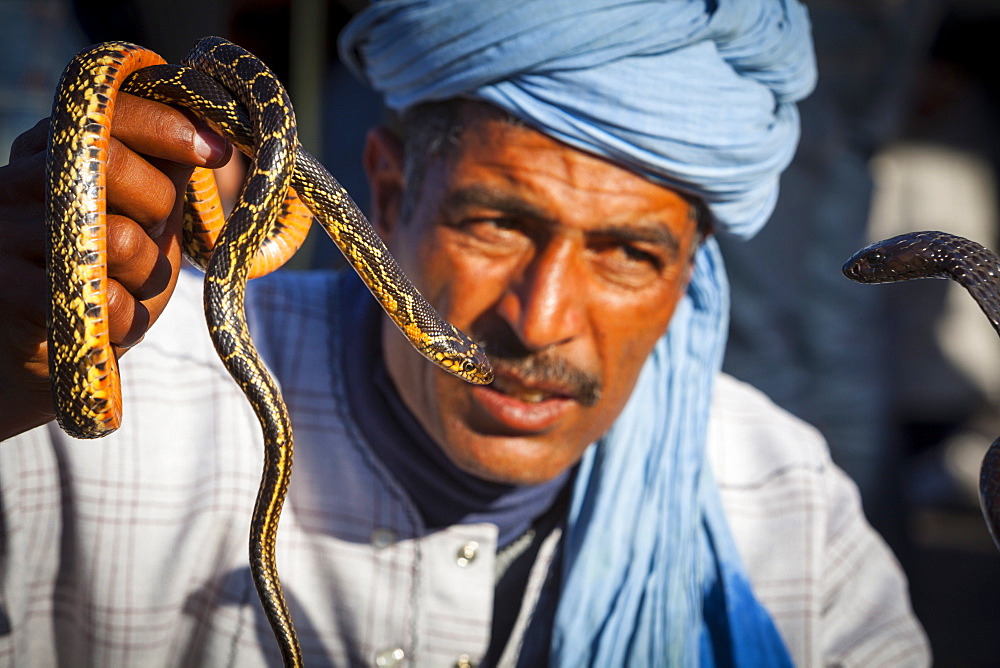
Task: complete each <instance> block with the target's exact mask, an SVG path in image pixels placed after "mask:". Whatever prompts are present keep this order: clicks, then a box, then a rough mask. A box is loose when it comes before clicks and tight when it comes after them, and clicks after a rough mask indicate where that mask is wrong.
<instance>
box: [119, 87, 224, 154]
mask: <svg viewBox="0 0 1000 668" xmlns="http://www.w3.org/2000/svg"><path fill="white" fill-rule="evenodd" d="M112 134H113V135H114V136H115V137H116V138H117V139H118V140H119V141H121V142H122V143H124V144H126V145H127V146H128V147H129V148H131V149H132V150H133V151H135V152H136V153H141V154H143V155H146V156H150V157H153V158H161V159H163V160H170V161H172V162H176V163H180V164H183V165H196V166H199V167H211V168H216V167H222V166H223V165H224V164H226V162H228V161H229V157H230V155H231V154H232V146H231V145H230V144H229V142H227V141H226V140H224V139H222V138H221V137H219V136H218V135H217V134H215V133H214V132H212V131H211V130H209V129H208V127H207V126H206V125H205V124H204V123H202V122H201V121H199V120H196V119H194V118H193V117H192V116H190V115H188V114H187V113H185V112H183V111H181V110H179V109H174V108H173V107H168V106H166V105H163V104H160V103H158V102H152V101H150V100H144V99H142V98H138V97H135V96H132V95H126V94H124V93H123V94H121V95H120V96H119V97H118V104H117V106H116V108H115V116H114V121H113V124H112Z"/></svg>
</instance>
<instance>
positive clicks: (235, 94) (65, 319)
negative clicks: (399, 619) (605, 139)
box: [46, 37, 492, 666]
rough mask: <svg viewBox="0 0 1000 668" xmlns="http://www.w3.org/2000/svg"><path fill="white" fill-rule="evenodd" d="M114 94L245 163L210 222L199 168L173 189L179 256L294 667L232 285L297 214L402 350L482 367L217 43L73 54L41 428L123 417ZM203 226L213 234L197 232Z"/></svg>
mask: <svg viewBox="0 0 1000 668" xmlns="http://www.w3.org/2000/svg"><path fill="white" fill-rule="evenodd" d="M130 77H131V78H130ZM119 90H121V91H123V92H127V93H131V94H135V95H139V96H142V97H146V98H149V99H153V100H157V101H161V102H166V103H170V104H175V105H180V106H184V107H186V108H188V109H190V110H191V111H193V112H194V113H195V114H197V115H198V116H199V117H200V118H202V119H203V120H204V121H205V122H206V123H208V124H209V125H210V126H211V127H212V128H213V129H214V130H216V131H217V132H219V133H220V134H222V135H223V136H224V137H226V138H227V139H229V140H230V141H231V142H232V143H233V144H234V145H235V146H237V148H239V149H240V150H241V151H243V152H244V153H246V154H247V155H248V156H250V157H251V158H252V165H251V167H250V169H249V172H248V175H247V179H246V182H245V183H244V187H243V189H242V191H241V194H240V198H239V200H238V202H237V204H236V206H235V208H234V210H233V212H232V213H231V214H230V216H229V218H228V219H227V220H226V221H225V224H224V225H223V224H221V223H220V222H219V220H218V218H219V214H218V211H219V208H220V207H219V206H218V200H217V195H216V193H215V192H214V183H213V182H212V180H211V178H210V177H208V176H206V174H205V172H206V171H207V170H196V175H195V177H193V178H192V183H191V184H189V186H188V193H187V195H188V204H187V206H186V209H187V211H188V214H187V215H186V221H185V231H184V250H185V254H186V255H187V256H188V258H189V259H190V260H191V261H192V262H193V263H195V264H196V265H198V266H200V267H202V268H204V269H205V274H206V278H205V313H206V319H207V322H208V328H209V332H210V335H211V338H212V341H213V344H214V345H215V348H216V350H217V352H218V354H219V357H220V358H221V360H222V361H223V364H224V365H225V366H226V368H227V370H228V371H229V373H230V374H231V375H232V377H233V378H234V380H235V381H236V382H237V384H238V385H239V386H240V388H241V390H242V391H243V392H244V394H245V395H246V396H247V399H248V401H249V402H250V404H251V405H252V407H253V410H254V412H255V413H256V415H257V417H258V419H259V421H260V424H261V428H262V431H263V434H264V452H265V457H264V466H263V473H262V476H261V483H260V487H259V490H258V496H257V501H256V504H255V508H254V511H253V516H252V519H251V531H250V569H251V572H252V574H253V580H254V584H255V587H256V588H257V592H258V595H259V597H260V599H261V603H262V605H263V607H264V610H265V613H266V615H267V618H268V621H269V623H270V624H271V627H272V629H273V631H274V634H275V637H276V639H277V640H278V645H279V648H280V651H281V655H282V659H283V661H284V663H285V665H288V666H298V665H301V663H302V655H301V650H300V648H299V643H298V638H297V636H296V633H295V628H294V625H293V622H292V619H291V616H290V614H289V611H288V607H287V605H286V603H285V599H284V595H283V593H282V590H281V584H280V581H279V579H278V572H277V566H276V562H275V540H276V536H277V528H278V518H279V516H280V512H281V507H282V504H283V502H284V497H285V493H286V491H287V487H288V484H289V479H290V474H291V464H292V452H293V441H292V428H291V424H290V420H289V417H288V411H287V408H286V407H285V405H284V402H283V400H282V398H281V394H280V392H279V390H278V388H277V385H276V384H275V382H274V380H273V379H272V378H271V376H270V375H269V374H268V372H267V371H266V369H265V367H264V365H263V363H262V361H261V360H260V357H259V356H258V354H257V351H256V349H255V348H254V346H253V342H252V340H251V339H250V335H249V333H248V331H247V326H246V317H245V312H244V305H243V297H244V294H245V285H246V281H247V280H248V278H250V277H251V276H252V275H257V274H262V273H266V272H267V271H270V270H271V269H274V268H276V267H277V266H278V265H280V264H281V263H282V262H284V261H285V260H286V259H287V258H288V257H290V255H291V254H292V253H294V252H295V250H296V249H297V248H298V245H299V244H300V243H301V241H302V238H304V235H305V231H303V228H305V229H308V225H309V223H310V216H309V215H308V214H307V213H305V214H304V213H303V210H302V204H303V203H304V205H305V206H306V207H308V210H309V211H310V212H311V214H312V215H313V216H315V218H316V220H317V221H318V222H319V223H320V225H322V227H323V228H324V229H325V230H326V232H327V233H328V234H329V236H330V237H331V238H332V239H333V241H334V242H335V243H336V244H337V246H338V247H339V248H340V249H341V251H342V252H343V254H344V256H345V257H346V259H347V260H348V262H349V264H350V265H351V266H352V267H353V268H354V270H355V271H356V272H357V273H358V274H359V275H360V276H361V278H362V279H363V280H364V282H365V284H366V285H367V286H368V287H369V289H370V290H371V292H372V294H373V295H374V296H375V298H376V299H377V300H378V301H379V303H380V304H381V305H382V307H383V309H384V310H385V311H386V313H387V314H388V315H389V317H390V319H391V320H392V321H393V322H394V323H395V324H396V325H397V326H398V327H399V329H400V330H401V331H402V332H403V333H404V335H406V336H407V338H408V339H409V340H410V342H411V343H412V344H413V346H414V348H416V349H417V350H418V351H419V352H421V353H422V354H423V355H424V356H425V357H427V358H428V359H429V360H431V361H432V362H433V363H435V364H437V365H438V366H439V367H441V368H443V369H445V370H446V371H449V372H451V373H453V374H455V375H457V376H459V377H461V378H463V379H465V380H467V381H469V382H476V383H488V382H490V380H492V370H491V368H490V365H489V361H488V360H487V358H486V356H485V354H484V353H483V351H482V349H481V348H480V347H479V346H478V345H477V344H476V343H475V342H474V341H472V340H471V339H470V338H469V337H467V336H466V335H465V334H464V333H462V332H461V331H459V330H458V329H456V328H455V327H453V326H452V325H451V324H449V323H447V322H445V321H444V320H443V319H442V318H441V317H440V316H439V315H438V314H437V312H436V311H435V310H434V309H433V308H432V307H431V306H430V305H429V304H428V303H427V302H426V301H425V300H424V299H423V297H422V296H421V295H420V293H419V292H418V291H417V290H416V288H414V287H413V285H412V284H411V283H410V281H409V280H408V279H407V278H406V276H405V275H404V274H403V272H402V271H401V270H400V268H399V267H398V266H397V264H396V263H395V261H394V260H393V259H392V257H391V255H390V254H389V252H388V250H387V249H386V247H385V246H384V244H383V243H382V241H381V240H380V238H379V237H378V235H377V234H376V233H375V232H374V230H373V229H372V228H371V226H370V225H369V223H368V221H367V220H366V219H365V217H364V215H363V214H362V213H361V211H360V210H359V209H358V207H357V206H356V205H355V204H354V202H353V201H352V200H351V198H350V196H349V195H348V194H347V193H346V191H344V189H343V188H342V187H341V186H340V185H339V184H338V183H337V181H336V180H335V179H334V178H333V177H332V176H331V175H330V174H329V173H328V172H327V171H326V170H325V169H324V168H323V167H322V165H321V164H320V163H319V162H318V161H317V160H316V159H315V158H313V157H312V156H310V155H309V154H308V153H307V152H306V151H304V150H303V149H302V147H301V146H300V145H299V144H298V140H297V138H296V134H295V120H294V113H293V111H292V107H291V103H290V101H289V99H288V96H287V93H286V92H285V90H284V88H283V87H282V86H281V84H280V82H279V81H278V80H277V78H276V77H275V76H274V75H273V74H272V73H271V71H270V70H269V69H268V68H267V67H266V66H265V65H264V64H263V63H262V62H261V61H260V60H258V59H257V58H255V57H254V56H253V55H252V54H250V53H248V52H247V51H245V50H244V49H242V48H241V47H238V46H237V45H235V44H232V43H230V42H228V41H226V40H224V39H221V38H217V37H207V38H204V39H202V40H200V41H199V42H198V44H197V45H196V46H195V47H194V49H193V50H192V51H191V52H190V53H189V54H188V56H187V57H186V58H185V59H184V63H183V65H182V66H175V65H168V64H166V63H165V62H164V60H163V59H162V58H161V57H159V56H158V55H157V54H155V53H154V52H152V51H149V50H147V49H144V48H142V47H138V46H136V45H133V44H129V43H126V42H109V43H104V44H100V45H97V46H94V47H91V48H90V49H87V50H85V51H83V52H81V53H80V54H79V55H77V56H76V57H75V58H74V59H73V60H72V61H71V62H70V64H69V65H68V66H67V68H66V70H65V71H64V73H63V76H62V79H61V81H60V84H59V88H58V90H57V93H56V97H55V101H54V103H53V114H52V119H51V125H50V131H49V145H48V159H47V163H46V171H47V176H46V180H47V183H46V210H47V211H46V215H47V221H48V222H47V228H48V238H47V244H46V270H47V273H48V280H49V293H50V303H49V308H48V314H47V327H48V350H49V369H50V376H51V385H52V394H53V400H54V403H55V408H56V417H57V420H58V422H59V425H60V426H61V427H62V428H63V429H64V430H65V431H66V432H67V433H69V434H70V435H72V436H75V437H78V438H96V437H100V436H104V435H106V434H108V433H110V432H112V431H114V430H115V429H117V427H118V426H119V424H120V421H121V416H122V402H121V389H120V385H119V375H118V373H119V372H118V365H117V352H116V351H115V350H114V347H113V346H112V344H111V342H110V337H109V332H108V305H107V296H106V294H107V293H106V291H107V284H108V280H109V278H108V274H107V266H106V254H107V242H106V216H107V205H106V202H105V198H104V191H105V187H106V169H107V155H108V146H109V141H110V126H111V119H112V116H113V113H114V106H115V101H116V99H117V94H118V92H119ZM199 184H200V185H199ZM206 202H207V205H206ZM279 212H284V214H282V213H279ZM281 215H285V216H286V217H285V218H281V217H280V216H281ZM213 217H214V219H215V221H214V222H209V221H208V220H206V218H213ZM287 221H293V222H287ZM220 227H221V231H220V230H219V228H220ZM216 235H217V237H218V238H217V239H215V240H214V248H212V246H213V241H212V239H213V238H214V237H215V236H216ZM262 246H263V248H262ZM275 247H277V248H278V250H273V249H274V248H275ZM269 249H270V250H269ZM255 256H256V257H255ZM251 265H253V267H254V268H251Z"/></svg>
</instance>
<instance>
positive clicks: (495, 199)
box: [444, 183, 551, 220]
mask: <svg viewBox="0 0 1000 668" xmlns="http://www.w3.org/2000/svg"><path fill="white" fill-rule="evenodd" d="M444 205H445V208H448V209H459V208H466V207H482V208H484V209H494V210H496V211H500V212H503V213H506V214H511V215H514V216H517V217H520V218H530V219H534V220H550V219H551V215H550V214H549V213H548V212H547V211H546V210H545V209H543V208H542V207H540V206H537V205H535V204H532V203H531V202H529V201H528V200H526V199H524V198H522V197H518V196H516V195H511V194H509V193H506V192H504V191H502V190H500V189H499V188H495V187H492V186H488V185H485V184H482V183H474V184H471V185H468V186H464V187H462V188H458V189H457V190H454V191H452V192H450V193H448V196H447V197H446V198H445V202H444Z"/></svg>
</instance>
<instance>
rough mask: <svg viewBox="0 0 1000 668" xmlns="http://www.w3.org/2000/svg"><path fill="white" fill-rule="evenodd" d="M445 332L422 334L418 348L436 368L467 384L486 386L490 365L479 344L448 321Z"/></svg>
mask: <svg viewBox="0 0 1000 668" xmlns="http://www.w3.org/2000/svg"><path fill="white" fill-rule="evenodd" d="M445 331H447V332H448V333H447V334H446V335H441V334H438V335H436V336H432V337H424V342H423V343H424V345H422V346H421V347H420V348H418V350H420V352H422V353H423V354H424V356H425V357H426V358H427V359H429V360H430V361H431V362H433V363H434V364H436V365H437V366H439V367H440V368H442V369H444V370H445V371H447V372H448V373H451V374H453V375H455V376H458V377H459V378H461V379H462V380H464V381H466V382H468V383H473V384H475V385H489V384H490V383H491V382H493V365H492V364H490V360H489V358H488V357H486V353H485V352H484V351H483V348H482V346H480V345H479V344H478V343H476V342H475V341H473V340H472V339H471V338H469V337H468V336H467V335H466V334H465V333H464V332H462V330H460V329H458V328H457V327H455V326H454V325H452V324H450V323H446V326H445Z"/></svg>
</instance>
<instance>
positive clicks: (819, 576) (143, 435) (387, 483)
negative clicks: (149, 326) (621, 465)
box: [0, 273, 929, 666]
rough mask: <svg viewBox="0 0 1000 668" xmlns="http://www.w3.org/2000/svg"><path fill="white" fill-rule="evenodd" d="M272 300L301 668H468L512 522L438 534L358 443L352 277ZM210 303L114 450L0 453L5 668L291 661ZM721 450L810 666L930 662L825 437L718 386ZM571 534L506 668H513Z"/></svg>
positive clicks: (734, 513)
mask: <svg viewBox="0 0 1000 668" xmlns="http://www.w3.org/2000/svg"><path fill="white" fill-rule="evenodd" d="M257 283H258V287H257V288H256V289H254V290H252V299H251V302H252V304H251V311H252V312H254V313H257V314H258V315H263V314H266V320H263V319H260V320H259V322H257V323H256V324H255V329H254V331H255V338H256V340H257V341H258V345H259V346H260V348H261V349H262V351H263V352H264V354H265V356H266V358H267V360H268V363H269V364H270V365H271V367H272V368H273V369H274V370H275V371H276V373H277V375H278V377H279V380H280V382H281V384H282V387H283V393H284V396H285V399H286V401H287V403H288V404H289V407H290V409H291V411H292V421H293V425H294V429H295V438H296V453H295V467H294V473H293V481H292V486H291V489H290V491H289V496H288V500H287V502H286V506H285V511H284V513H283V515H282V519H281V528H280V531H279V539H278V566H279V570H280V572H281V576H282V581H283V584H284V590H285V593H286V596H287V598H288V601H289V604H290V608H291V611H292V615H293V617H294V619H295V623H296V626H297V629H298V632H299V636H300V639H301V642H302V649H303V653H304V656H305V662H306V665H308V666H325V665H351V666H355V665H359V666H360V665H395V664H399V665H407V666H453V665H459V664H460V663H461V661H462V660H468V661H470V662H472V663H475V662H476V661H477V660H478V659H479V658H480V657H481V656H482V655H483V654H484V653H485V651H486V647H487V644H488V642H489V633H490V620H491V615H492V605H493V588H494V567H495V558H496V555H495V552H496V538H497V530H496V528H495V527H494V526H492V525H489V524H472V525H462V526H454V527H450V528H448V529H446V530H444V531H437V532H430V533H429V532H427V531H426V530H425V529H424V527H423V525H422V522H421V519H420V517H419V515H418V513H417V512H416V510H415V509H414V506H413V505H412V504H411V503H410V501H409V499H407V498H406V495H405V494H404V492H403V490H402V488H401V487H400V485H399V484H398V483H397V482H396V481H394V480H393V479H392V478H391V476H389V474H388V473H387V471H386V469H385V468H384V467H383V466H382V464H381V463H380V462H379V461H377V460H376V459H375V458H374V456H373V455H372V454H371V452H370V451H369V449H368V448H367V447H366V446H365V445H364V443H363V439H362V437H361V435H360V433H359V431H358V428H357V426H356V423H355V422H354V420H355V418H354V417H352V416H350V415H349V414H348V406H347V402H346V400H345V396H346V395H345V393H346V392H348V391H349V388H348V383H349V379H347V378H345V377H344V375H343V373H342V372H341V357H340V353H339V348H340V337H339V334H338V327H341V326H350V323H335V322H333V319H334V316H333V315H332V314H333V313H335V311H336V309H335V308H330V305H331V304H333V303H336V302H334V301H333V300H335V299H337V298H338V292H337V289H336V285H337V280H336V279H335V278H333V277H332V276H331V275H330V274H293V273H285V274H284V275H283V277H279V278H277V279H265V280H263V281H258V282H257ZM200 294H201V286H200V282H199V281H198V279H197V278H195V277H193V276H190V275H186V274H185V275H182V278H181V282H180V284H179V286H178V289H177V295H176V296H175V298H174V300H173V301H172V302H171V305H170V307H169V308H168V309H167V312H166V313H165V314H164V316H163V317H162V318H161V321H160V322H158V323H157V325H156V326H155V327H154V328H153V331H152V332H150V334H149V335H148V336H147V338H146V340H145V341H144V342H143V343H142V344H141V345H140V346H138V347H137V348H136V349H134V350H132V351H131V352H129V354H128V355H126V356H125V357H124V358H123V367H124V369H123V378H124V389H125V418H124V424H123V426H122V428H121V429H120V430H119V431H118V432H116V433H115V434H113V435H112V436H110V437H108V438H105V439H101V440H98V441H79V442H78V441H73V440H72V439H69V438H67V437H66V436H65V435H64V434H63V433H62V432H61V431H60V430H59V429H58V428H57V427H56V426H55V425H49V426H46V427H42V428H39V429H36V430H33V431H31V432H29V433H27V434H23V435H21V436H19V437H17V438H14V439H10V440H9V441H5V442H4V443H2V444H0V507H2V515H0V665H5V666H52V665H62V666H192V665H203V666H258V665H278V664H280V661H279V657H278V654H277V649H276V646H275V643H274V640H273V637H272V635H271V632H270V629H269V627H268V626H267V623H266V621H265V619H264V617H263V613H262V610H261V608H260V605H259V603H258V602H257V598H256V594H255V592H254V590H253V586H252V584H251V582H250V577H249V570H248V566H247V564H248V557H247V534H248V524H249V519H250V512H251V509H252V507H253V501H254V497H255V494H256V489H257V484H258V481H259V477H260V467H261V464H262V460H263V455H262V444H261V437H260V433H259V427H258V424H257V421H256V418H255V417H254V416H253V414H252V412H251V411H250V409H249V407H248V405H247V403H246V401H245V399H244V398H243V395H242V394H241V393H240V392H239V390H238V388H237V387H236V385H235V384H234V383H233V381H232V380H231V379H230V378H229V376H228V374H227V373H226V372H225V370H224V369H223V368H222V367H221V365H220V364H219V362H218V361H217V359H216V356H215V353H214V350H213V349H212V346H211V343H210V342H209V340H208V337H207V334H206V327H205V324H204V319H203V315H202V314H201V307H200V304H201V298H200ZM709 455H710V459H711V462H712V466H713V469H714V472H715V477H716V479H717V481H718V484H719V487H720V489H721V493H722V500H723V503H724V505H725V508H726V512H727V516H728V518H729V521H730V525H731V528H732V531H733V534H734V537H735V539H736V541H737V544H738V546H739V548H740V550H741V553H742V555H743V557H744V559H745V561H746V564H747V568H748V570H749V573H750V576H751V581H752V583H753V585H754V587H755V591H756V593H757V595H758V597H759V599H760V600H761V602H762V603H763V604H764V605H765V606H766V607H767V608H768V609H769V610H770V612H771V613H772V615H773V617H774V619H775V622H776V623H777V625H778V627H779V629H780V630H781V632H782V634H783V636H784V638H785V641H786V643H787V645H788V647H789V650H790V651H791V653H792V656H793V658H794V659H795V661H796V663H797V664H799V665H802V666H819V665H831V666H832V665H838V666H877V665H893V666H898V665H926V664H927V663H928V661H929V658H928V647H927V644H926V639H925V638H924V635H923V632H922V631H921V629H920V628H919V625H918V624H917V622H916V620H915V619H914V617H913V615H912V612H911V610H910V607H909V603H908V599H907V595H906V582H905V580H904V578H903V575H902V573H901V571H900V569H899V567H898V565H897V563H896V562H895V560H894V559H893V557H892V556H891V554H890V553H889V552H888V550H887V549H886V547H885V546H884V545H883V543H882V542H881V540H880V539H879V538H878V537H877V536H876V535H875V534H874V532H873V531H872V530H871V529H870V528H869V527H868V525H867V524H866V523H865V521H864V519H863V517H862V515H861V511H860V508H859V502H858V497H857V494H856V492H855V490H854V487H853V485H852V484H851V483H850V482H849V481H848V480H847V479H846V477H845V476H844V475H843V474H842V473H841V472H840V471H839V470H838V469H837V468H835V467H834V466H833V464H832V463H831V462H830V459H829V456H828V454H827V451H826V448H825V445H824V444H823V442H822V439H821V438H820V436H819V435H818V434H817V433H816V432H815V431H814V430H813V429H811V428H810V427H808V426H806V425H804V424H803V423H801V422H799V421H797V420H796V419H794V418H792V417H790V416H788V415H787V414H785V413H783V412H781V411H780V410H779V409H777V408H775V407H774V406H773V405H772V404H770V403H769V402H768V401H767V400H766V399H765V398H764V397H762V396H761V395H760V394H759V393H757V392H755V391H754V390H752V389H750V388H749V387H747V386H745V385H742V384H739V383H737V382H736V381H734V380H732V379H730V378H728V377H720V378H719V381H718V383H717V389H716V395H715V402H714V405H713V414H712V421H711V426H710V435H709ZM558 537H559V536H558V532H556V533H555V534H554V535H553V536H552V537H551V539H550V540H549V541H548V542H547V543H546V544H545V545H544V546H543V548H542V550H541V552H540V554H539V557H538V559H537V561H536V563H535V566H534V569H533V572H532V576H531V578H530V579H529V583H528V588H527V591H526V594H525V599H526V601H527V603H526V604H525V605H524V606H523V609H522V616H521V619H520V620H519V622H518V624H517V625H516V626H515V629H514V632H513V635H512V639H511V642H510V644H509V646H508V650H507V653H506V654H505V656H504V658H503V660H502V663H505V664H508V665H514V664H515V663H516V655H517V653H518V650H519V643H520V640H521V634H522V633H523V630H524V625H525V623H526V622H527V619H528V617H529V616H530V612H531V610H532V605H533V602H534V601H535V600H536V598H537V595H538V591H539V588H540V587H541V585H542V582H543V580H544V576H545V572H546V569H547V566H548V564H549V562H550V560H551V558H552V555H553V554H554V553H555V551H556V542H557V540H558ZM470 555H471V558H470ZM460 557H465V558H460Z"/></svg>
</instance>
